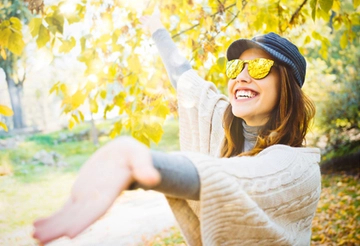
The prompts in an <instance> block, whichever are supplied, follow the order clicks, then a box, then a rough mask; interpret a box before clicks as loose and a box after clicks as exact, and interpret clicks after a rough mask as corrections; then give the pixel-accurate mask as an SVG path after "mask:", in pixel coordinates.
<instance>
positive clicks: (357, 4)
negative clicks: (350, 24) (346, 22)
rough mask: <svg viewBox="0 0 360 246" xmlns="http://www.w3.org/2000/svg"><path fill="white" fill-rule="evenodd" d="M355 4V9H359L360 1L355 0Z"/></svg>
mask: <svg viewBox="0 0 360 246" xmlns="http://www.w3.org/2000/svg"><path fill="white" fill-rule="evenodd" d="M353 1H354V2H353V4H354V9H357V7H359V5H360V0H353Z"/></svg>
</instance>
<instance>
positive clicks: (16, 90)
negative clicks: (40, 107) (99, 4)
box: [6, 75, 25, 129]
mask: <svg viewBox="0 0 360 246" xmlns="http://www.w3.org/2000/svg"><path fill="white" fill-rule="evenodd" d="M6 82H7V85H8V90H9V95H10V101H11V107H12V110H13V111H14V115H13V122H14V128H15V129H21V128H23V127H25V124H24V119H23V111H22V103H21V102H22V100H21V99H22V91H23V87H22V86H21V85H16V84H15V82H14V80H13V79H12V78H10V76H8V75H7V76H6Z"/></svg>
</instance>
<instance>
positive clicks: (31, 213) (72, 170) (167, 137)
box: [0, 120, 360, 246]
mask: <svg viewBox="0 0 360 246" xmlns="http://www.w3.org/2000/svg"><path fill="white" fill-rule="evenodd" d="M105 127H108V125H105ZM84 129H86V126H81V127H79V128H75V129H74V132H79V131H83V130H84ZM68 133H70V132H69V131H68V130H63V131H60V132H55V133H50V134H36V135H34V136H30V137H28V138H26V140H25V141H24V142H22V143H21V144H20V145H19V146H18V147H17V148H16V149H12V150H6V151H0V172H1V168H3V169H4V170H5V169H6V170H8V173H11V174H9V175H4V176H0V245H8V244H7V243H6V241H2V240H4V238H6V236H7V235H9V233H12V232H14V231H17V230H21V229H22V228H25V227H28V226H30V225H31V224H32V222H33V220H34V219H36V218H39V217H44V216H46V215H49V214H50V213H52V211H54V210H56V209H57V208H59V207H60V206H61V205H62V204H63V202H64V201H65V199H66V197H67V195H68V193H69V191H70V189H71V186H72V184H73V182H74V180H75V178H76V175H77V171H78V170H79V168H80V167H81V165H82V164H83V163H84V162H85V160H86V159H87V158H88V157H89V155H90V154H91V153H93V152H94V151H95V150H96V147H95V146H94V145H93V144H92V142H90V141H82V142H65V143H58V144H56V140H57V139H58V138H59V136H60V134H68ZM107 141H109V139H108V138H106V137H102V138H101V139H100V145H102V144H104V143H105V142H107ZM151 148H152V149H157V150H163V151H176V150H178V149H179V142H178V125H177V122H176V121H174V120H169V121H167V122H166V124H165V126H164V135H163V137H162V140H161V141H160V143H159V144H158V145H156V144H152V146H151ZM42 149H44V150H47V151H51V150H52V151H56V152H57V153H59V154H61V155H62V157H63V158H64V160H65V161H66V162H67V163H68V165H67V166H65V167H48V166H43V165H40V164H33V163H31V158H32V156H33V155H34V154H35V153H36V152H37V151H39V150H42ZM359 181H360V180H359V178H358V177H353V176H347V175H344V174H337V175H323V177H322V185H323V189H322V194H321V199H320V202H319V206H318V209H317V212H316V215H315V218H314V221H313V235H312V245H360V236H359V235H360V212H359V211H360V182H359ZM28 240H29V239H28ZM4 242H5V243H4ZM27 243H28V242H27ZM14 245H17V244H16V243H15V244H14ZM23 245H24V244H23ZM27 245H31V243H28V244H27ZM144 245H153V246H162V245H185V242H184V239H183V238H182V236H181V233H180V231H179V230H178V228H176V227H173V228H169V229H168V230H164V231H163V232H161V233H160V234H158V235H155V236H154V237H152V238H150V239H144Z"/></svg>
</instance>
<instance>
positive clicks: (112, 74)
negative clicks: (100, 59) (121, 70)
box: [108, 64, 117, 82]
mask: <svg viewBox="0 0 360 246" xmlns="http://www.w3.org/2000/svg"><path fill="white" fill-rule="evenodd" d="M116 74H117V66H116V64H112V65H111V66H110V67H109V69H108V75H109V78H110V79H114V78H115V76H116ZM111 82H112V81H111Z"/></svg>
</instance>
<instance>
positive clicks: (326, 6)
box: [319, 0, 334, 12]
mask: <svg viewBox="0 0 360 246" xmlns="http://www.w3.org/2000/svg"><path fill="white" fill-rule="evenodd" d="M333 3H334V0H319V4H320V8H321V9H322V10H324V11H325V12H329V11H330V9H331V8H332V6H333Z"/></svg>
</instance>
